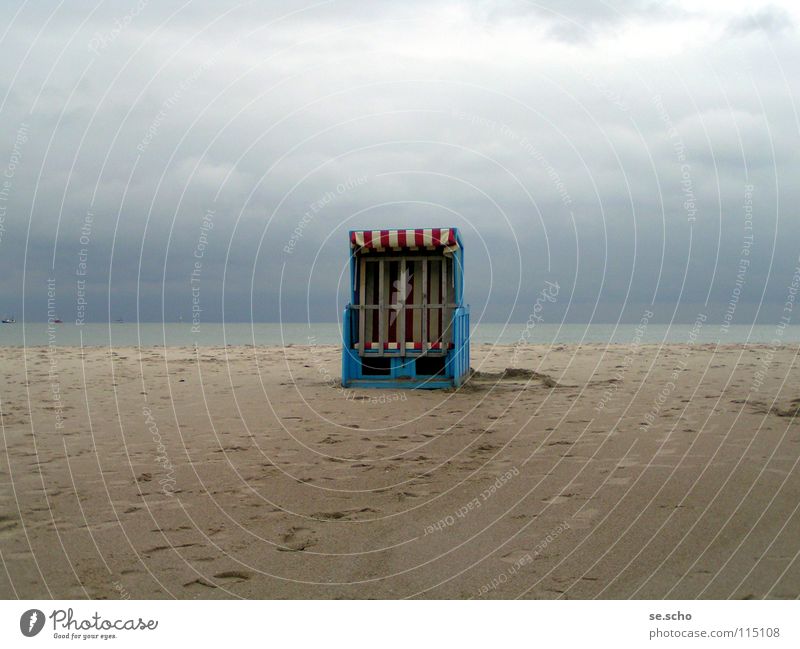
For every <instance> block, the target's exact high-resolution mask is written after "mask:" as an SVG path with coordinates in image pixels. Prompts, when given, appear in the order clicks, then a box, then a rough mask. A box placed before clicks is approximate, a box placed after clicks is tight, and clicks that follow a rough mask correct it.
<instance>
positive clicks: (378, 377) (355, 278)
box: [342, 228, 469, 388]
mask: <svg viewBox="0 0 800 649" xmlns="http://www.w3.org/2000/svg"><path fill="white" fill-rule="evenodd" d="M463 279H464V245H463V243H462V242H461V238H460V236H459V233H458V230H457V229H456V228H424V229H415V230H363V231H361V230H359V231H351V232H350V303H349V304H348V305H347V306H346V307H345V309H344V316H343V327H342V332H343V341H342V342H343V350H342V385H343V386H344V387H369V388H448V387H455V386H459V385H461V384H462V383H463V381H464V380H465V379H466V377H467V373H468V371H469V307H467V306H464V304H463Z"/></svg>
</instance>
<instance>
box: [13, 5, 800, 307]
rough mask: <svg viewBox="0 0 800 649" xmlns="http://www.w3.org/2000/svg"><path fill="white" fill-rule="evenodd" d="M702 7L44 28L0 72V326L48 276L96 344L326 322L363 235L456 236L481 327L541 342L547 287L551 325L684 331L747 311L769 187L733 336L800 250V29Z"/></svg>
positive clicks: (182, 11)
mask: <svg viewBox="0 0 800 649" xmlns="http://www.w3.org/2000/svg"><path fill="white" fill-rule="evenodd" d="M690 9H691V8H688V9H687V6H684V5H678V4H672V3H669V4H668V3H640V2H619V3H595V2H586V3H578V2H569V3H550V4H548V3H542V2H540V3H521V2H520V3H499V2H492V3H489V2H483V3H457V2H442V3H436V2H434V3H431V2H424V3H423V2H414V3H402V4H401V5H398V4H397V3H390V2H372V3H356V2H322V3H316V4H311V3H309V4H307V5H300V4H294V3H292V4H291V5H289V4H286V3H246V4H244V5H241V6H234V7H232V8H231V9H230V10H228V9H220V8H219V6H218V4H217V3H211V2H191V3H166V4H165V3H148V2H144V1H141V2H139V1H135V2H134V1H131V2H112V3H100V4H92V3H83V4H81V3H70V7H69V10H67V9H66V8H63V7H62V8H61V9H57V10H53V13H51V10H49V9H46V8H45V7H43V5H42V4H37V5H36V6H32V7H28V6H27V5H26V6H24V7H23V8H22V9H21V11H20V13H19V15H18V16H17V17H16V18H15V21H14V23H13V24H11V25H10V27H9V30H8V32H7V34H6V35H5V40H4V42H3V47H4V59H5V61H6V62H7V63H6V64H5V65H4V66H3V67H2V69H0V99H2V97H5V100H4V103H3V104H2V105H0V114H2V118H3V119H2V130H1V131H0V152H2V157H0V165H1V166H2V169H6V168H7V165H8V164H9V163H10V162H11V161H12V160H13V161H15V162H14V169H13V173H12V177H11V178H9V179H7V180H8V181H9V183H10V185H9V186H8V187H6V188H5V189H4V194H3V196H2V197H1V198H2V200H0V209H2V211H0V216H2V218H3V221H2V222H0V226H1V227H0V235H1V236H0V259H1V260H2V262H0V263H2V265H3V266H2V269H3V272H2V273H0V311H3V312H10V313H16V314H17V316H18V317H19V316H21V314H22V313H23V309H22V301H23V298H24V300H25V305H24V313H25V316H26V317H27V318H29V319H41V318H43V317H44V314H45V309H46V299H45V297H44V293H43V291H42V288H43V287H44V286H46V282H47V279H48V278H50V277H55V278H56V279H57V284H58V295H59V304H60V305H61V306H60V307H59V309H60V311H61V317H63V318H64V319H71V318H72V317H74V315H75V313H76V299H77V297H78V291H79V289H78V285H77V282H78V281H85V300H86V302H87V305H86V312H87V316H88V317H89V319H105V318H108V317H109V316H111V317H112V318H113V317H124V318H125V319H127V320H131V319H134V318H136V317H137V316H138V317H141V318H142V319H144V320H160V319H162V318H166V319H167V320H174V319H176V318H177V317H178V316H183V317H184V318H187V316H188V314H189V313H190V311H191V308H192V300H193V297H194V293H193V288H196V287H198V286H199V294H200V300H201V301H202V307H203V310H204V313H203V317H204V318H205V319H206V320H220V319H222V318H223V317H225V318H226V319H232V320H247V319H249V318H251V317H253V318H255V319H258V320H273V319H276V318H278V317H279V316H280V317H283V318H284V319H285V320H304V319H305V318H306V317H307V316H310V317H312V318H315V319H321V320H334V319H336V318H337V317H338V315H339V313H340V311H341V307H342V306H343V304H342V301H343V300H344V299H345V293H346V291H345V284H344V282H345V280H346V274H344V273H345V270H346V262H347V244H346V236H347V230H348V229H350V228H379V227H415V226H419V225H432V224H441V225H456V226H458V227H461V228H462V229H463V232H464V238H465V241H466V243H467V246H468V267H467V272H468V297H469V300H470V301H471V303H472V305H473V313H482V312H485V314H486V315H485V317H486V318H487V319H488V320H491V321H498V320H505V319H506V318H507V317H512V318H513V319H516V320H525V319H526V318H527V316H528V313H529V311H530V305H531V304H533V302H534V300H535V296H536V294H537V293H538V292H539V291H540V290H541V287H542V286H543V285H544V283H545V281H558V282H559V284H560V285H561V286H562V292H561V293H560V297H559V300H558V302H557V303H556V304H553V305H552V309H551V311H550V312H548V314H547V317H548V319H558V318H562V317H567V318H568V319H571V320H582V319H586V318H588V317H589V316H591V315H593V314H594V317H595V318H597V319H599V320H601V321H614V320H616V319H617V318H618V317H619V316H620V314H621V313H623V312H624V317H625V318H628V319H636V320H638V317H639V315H640V312H641V309H642V308H645V307H646V306H647V305H650V304H651V303H653V302H655V304H656V306H657V308H656V311H657V314H658V317H659V318H661V319H667V320H668V319H669V318H670V317H672V314H673V312H674V311H675V310H676V307H677V310H678V317H681V318H685V319H693V318H694V315H695V314H693V313H691V311H692V310H694V309H698V308H706V309H709V310H713V309H717V310H719V309H721V308H724V307H725V305H726V304H727V303H728V302H729V300H730V296H731V292H732V290H733V288H734V287H735V282H736V276H737V269H738V267H739V265H740V261H741V258H742V249H743V245H744V244H743V242H744V241H745V238H746V237H747V236H748V230H747V229H746V228H747V227H748V226H747V224H748V223H749V221H748V219H747V218H746V216H748V213H747V212H746V210H745V207H744V203H745V200H746V194H747V191H746V188H747V187H750V186H751V185H752V186H753V191H752V196H753V199H752V200H753V208H752V214H750V216H751V217H752V218H751V220H752V226H753V230H754V242H753V244H752V249H753V253H752V256H750V262H751V263H750V264H749V266H748V271H747V274H746V282H745V284H744V288H743V289H742V290H743V293H742V296H741V300H740V306H738V307H737V309H738V310H737V317H743V318H752V317H753V315H754V313H755V311H756V308H757V305H758V304H759V302H760V301H761V299H762V297H763V298H764V300H765V302H766V303H768V304H771V305H773V306H774V307H775V308H777V306H776V305H780V304H781V303H782V302H783V299H784V297H785V292H786V281H787V278H790V277H791V274H792V272H793V269H794V267H795V265H796V264H797V259H796V256H797V252H796V251H797V246H796V242H797V240H798V237H799V236H800V231H799V229H800V225H799V224H798V222H797V220H796V219H795V218H793V214H792V212H791V210H792V206H793V205H796V204H798V200H799V199H800V196H798V189H797V187H796V182H795V179H796V178H797V177H798V173H800V168H798V167H799V165H798V155H797V153H796V152H797V151H798V123H797V116H796V112H795V107H794V105H793V103H792V96H791V94H790V91H791V92H792V93H795V94H796V92H797V88H796V81H795V80H796V79H797V74H796V71H795V70H794V68H795V67H796V65H797V63H796V61H797V60H798V57H797V49H798V48H797V43H796V42H795V40H794V39H793V38H792V37H791V36H790V35H792V34H794V31H793V30H789V29H784V30H783V31H782V33H781V38H780V39H779V40H774V41H770V40H768V39H746V38H741V30H739V32H737V33H736V34H734V33H733V31H736V30H735V29H734V28H733V27H730V26H732V25H736V24H742V25H744V24H745V23H744V22H742V21H744V18H743V17H742V16H741V15H739V14H736V13H735V12H734V11H733V10H726V9H724V7H723V8H722V9H720V10H718V11H716V12H714V11H711V10H710V9H704V13H702V14H700V13H697V12H695V11H694V10H690ZM789 11H790V10H789V9H788V8H787V9H785V10H784V9H779V8H777V6H775V5H767V6H765V7H763V8H762V9H761V10H758V11H756V12H755V13H754V14H750V15H748V16H749V17H748V18H747V20H751V19H754V18H757V19H758V20H760V21H761V22H762V23H764V24H767V25H773V29H777V28H778V26H779V25H780V24H781V23H780V21H781V20H783V22H784V23H788V21H790V20H793V19H792V16H791V14H790V13H789ZM781 12H784V14H783V15H782V14H781ZM556 13H557V14H558V15H556ZM769 16H772V17H773V18H772V19H769V18H768V17H769ZM737 21H739V22H737ZM559 25H562V26H563V25H575V26H577V27H576V28H577V29H578V30H579V32H580V33H581V34H586V35H587V37H586V38H583V37H581V38H577V39H576V38H571V39H568V40H570V42H569V43H565V42H564V39H565V34H564V33H563V32H562V33H558V28H559ZM647 30H652V36H651V37H647V36H642V32H644V33H645V34H651V32H648V31H647ZM664 30H666V31H664ZM732 30H733V31H732ZM20 134H22V137H21V135H20ZM23 140H24V141H23ZM287 250H288V252H287ZM197 262H200V270H199V273H198V272H197V266H196V263H197ZM81 264H83V266H82V265H81ZM81 269H84V270H85V275H79V274H78V272H79V271H80V270H81ZM193 273H195V274H196V275H195V276H193ZM23 274H24V275H23ZM193 277H195V278H196V279H197V281H196V282H194V283H193V282H192V279H193ZM695 313H696V312H695ZM774 313H775V311H774V310H773V311H768V310H763V309H762V311H761V312H760V313H759V317H760V318H762V319H766V321H771V319H774V317H773V316H774Z"/></svg>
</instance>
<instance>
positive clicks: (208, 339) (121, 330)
mask: <svg viewBox="0 0 800 649" xmlns="http://www.w3.org/2000/svg"><path fill="white" fill-rule="evenodd" d="M471 336H472V342H474V343H494V344H511V345H513V344H517V343H522V344H525V343H529V344H542V345H559V344H562V345H574V344H578V343H603V344H612V345H626V344H634V343H636V344H652V343H656V344H660V343H687V342H693V343H695V344H703V343H712V344H716V343H719V344H734V343H739V344H741V343H753V344H771V345H773V344H785V345H791V344H795V343H800V325H790V326H786V327H784V328H783V329H780V328H778V327H776V326H775V325H730V326H729V327H722V326H720V325H718V324H716V325H715V324H713V323H711V322H709V321H707V322H706V323H705V324H703V325H702V326H700V327H698V326H697V325H696V324H694V323H692V324H654V323H648V324H647V325H644V326H643V325H641V324H618V325H614V324H560V325H558V324H539V323H537V324H536V326H529V325H526V324H525V323H508V324H503V323H480V324H477V325H475V326H474V327H473V328H472V334H471ZM340 342H341V329H340V325H339V323H336V322H326V323H305V322H304V323H299V322H294V323H291V322H289V323H287V322H284V323H273V322H259V323H247V322H232V323H229V322H226V323H202V324H201V325H200V326H199V327H196V328H194V329H193V327H192V325H191V324H186V323H180V322H169V323H161V322H139V323H117V322H115V323H111V324H108V323H87V324H84V325H75V324H73V323H64V324H53V325H50V326H48V324H47V323H46V322H26V323H25V324H22V323H19V322H18V323H14V324H0V346H4V347H8V346H12V347H20V346H40V345H55V346H64V347H80V346H84V347H129V346H143V347H194V346H195V345H197V346H201V347H203V346H210V347H222V346H225V345H259V346H261V345H276V346H285V345H306V346H312V345H336V344H339V343H340Z"/></svg>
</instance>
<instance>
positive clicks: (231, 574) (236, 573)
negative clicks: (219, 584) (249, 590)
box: [214, 570, 252, 582]
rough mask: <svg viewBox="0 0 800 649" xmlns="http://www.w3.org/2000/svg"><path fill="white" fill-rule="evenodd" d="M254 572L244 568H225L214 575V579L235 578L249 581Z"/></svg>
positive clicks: (238, 580)
mask: <svg viewBox="0 0 800 649" xmlns="http://www.w3.org/2000/svg"><path fill="white" fill-rule="evenodd" d="M250 577H252V574H251V573H249V572H245V571H244V570H225V571H223V572H218V573H217V574H216V575H214V579H233V580H235V581H237V582H240V581H247V580H248V579H250Z"/></svg>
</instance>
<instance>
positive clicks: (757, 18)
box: [728, 5, 794, 36]
mask: <svg viewBox="0 0 800 649" xmlns="http://www.w3.org/2000/svg"><path fill="white" fill-rule="evenodd" d="M790 29H794V21H793V20H792V18H791V16H790V15H789V13H788V12H787V11H786V10H785V9H783V8H782V7H778V6H775V5H767V6H765V7H761V8H760V9H758V10H757V11H755V12H753V13H751V14H748V15H746V16H738V17H736V18H734V19H733V20H731V21H730V23H729V24H728V33H729V34H732V35H735V36H740V35H744V34H751V33H753V32H764V33H766V34H769V35H777V34H780V33H781V32H784V31H787V30H790Z"/></svg>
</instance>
